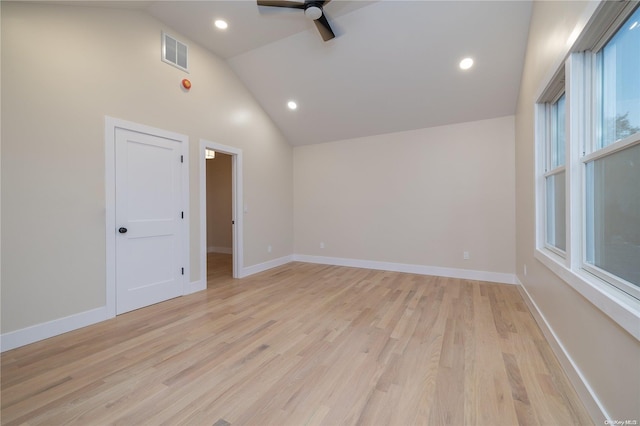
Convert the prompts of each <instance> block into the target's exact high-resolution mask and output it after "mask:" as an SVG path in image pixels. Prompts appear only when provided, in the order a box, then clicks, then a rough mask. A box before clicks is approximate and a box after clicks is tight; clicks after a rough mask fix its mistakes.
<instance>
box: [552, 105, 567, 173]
mask: <svg viewBox="0 0 640 426" xmlns="http://www.w3.org/2000/svg"><path fill="white" fill-rule="evenodd" d="M564 105H565V95H564V94H563V95H562V96H561V97H560V99H558V100H557V102H556V103H554V104H553V105H552V106H551V170H553V169H555V168H556V167H558V166H563V165H564V141H565V109H564Z"/></svg>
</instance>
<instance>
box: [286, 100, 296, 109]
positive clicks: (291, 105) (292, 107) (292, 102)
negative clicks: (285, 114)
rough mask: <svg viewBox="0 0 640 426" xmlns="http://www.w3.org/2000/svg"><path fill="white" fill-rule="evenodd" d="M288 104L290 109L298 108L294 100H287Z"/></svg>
mask: <svg viewBox="0 0 640 426" xmlns="http://www.w3.org/2000/svg"><path fill="white" fill-rule="evenodd" d="M287 106H288V107H289V109H296V108H298V104H297V103H295V102H294V101H289V102H287Z"/></svg>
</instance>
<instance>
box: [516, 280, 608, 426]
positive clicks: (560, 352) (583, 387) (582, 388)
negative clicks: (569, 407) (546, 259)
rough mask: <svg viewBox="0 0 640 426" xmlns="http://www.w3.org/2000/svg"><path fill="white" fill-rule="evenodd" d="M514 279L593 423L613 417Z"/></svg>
mask: <svg viewBox="0 0 640 426" xmlns="http://www.w3.org/2000/svg"><path fill="white" fill-rule="evenodd" d="M516 280H517V283H518V284H519V286H518V288H519V290H520V294H521V295H522V298H523V299H524V301H525V303H526V304H527V306H528V307H529V311H530V312H531V314H532V315H533V317H534V318H535V320H536V322H537V323H538V326H539V327H540V329H541V330H542V334H544V336H545V338H546V339H547V342H549V345H550V346H551V349H552V350H553V352H554V353H555V355H556V357H557V358H558V361H559V362H560V365H561V366H562V369H563V370H564V372H565V374H566V375H567V377H568V378H569V381H570V382H571V384H572V385H573V387H574V388H575V390H576V392H577V393H578V396H579V397H580V400H581V401H582V403H583V404H584V406H585V408H586V409H587V411H588V412H589V415H590V416H591V419H592V420H593V422H594V424H605V421H606V420H607V419H612V418H613V417H611V416H610V415H609V413H607V410H606V409H605V408H604V406H603V405H602V403H601V402H600V399H598V396H597V395H596V393H595V392H594V391H593V388H592V387H591V386H590V385H589V382H588V381H587V379H586V378H585V377H584V375H583V374H582V372H581V371H580V369H579V368H578V366H577V365H576V364H575V362H574V361H573V358H571V355H570V354H569V353H568V352H567V350H566V349H565V347H564V345H563V344H562V342H561V341H560V339H558V336H557V335H556V333H555V332H554V331H553V328H551V325H550V324H549V322H548V321H547V319H546V318H545V316H544V315H543V314H542V311H540V309H539V308H538V305H537V304H536V302H535V301H534V300H533V298H532V297H531V295H530V294H529V292H528V291H527V289H526V287H525V286H524V285H522V283H520V280H518V279H517V278H516Z"/></svg>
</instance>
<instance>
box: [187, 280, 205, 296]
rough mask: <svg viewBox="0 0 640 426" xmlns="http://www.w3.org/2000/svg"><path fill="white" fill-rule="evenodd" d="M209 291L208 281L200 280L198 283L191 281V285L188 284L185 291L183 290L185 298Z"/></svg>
mask: <svg viewBox="0 0 640 426" xmlns="http://www.w3.org/2000/svg"><path fill="white" fill-rule="evenodd" d="M206 289H207V280H206V279H204V280H198V281H191V282H190V283H188V284H187V285H185V287H184V289H183V293H182V295H183V296H186V295H187V294H192V293H195V292H198V291H202V290H206Z"/></svg>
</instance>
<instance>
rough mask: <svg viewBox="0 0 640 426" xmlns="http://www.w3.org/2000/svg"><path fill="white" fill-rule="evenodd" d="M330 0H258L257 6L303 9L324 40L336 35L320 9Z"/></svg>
mask: <svg viewBox="0 0 640 426" xmlns="http://www.w3.org/2000/svg"><path fill="white" fill-rule="evenodd" d="M330 1H331V0H324V1H321V0H304V3H300V2H296V1H289V0H258V6H270V7H286V8H289V9H303V10H304V16H306V17H307V18H309V19H312V20H313V22H314V23H315V24H316V28H318V31H320V35H321V36H322V39H323V40H324V41H329V40H331V39H332V38H334V37H335V36H336V35H335V34H334V33H333V30H332V29H331V26H330V25H329V21H327V17H326V16H325V15H324V11H323V10H322V7H323V6H326V4H327V3H329V2H330Z"/></svg>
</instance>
